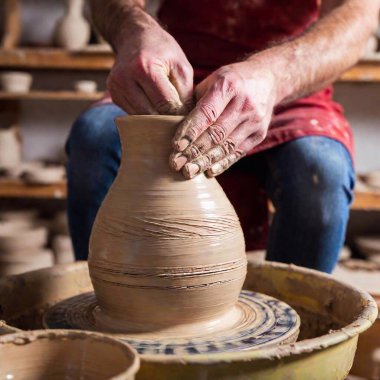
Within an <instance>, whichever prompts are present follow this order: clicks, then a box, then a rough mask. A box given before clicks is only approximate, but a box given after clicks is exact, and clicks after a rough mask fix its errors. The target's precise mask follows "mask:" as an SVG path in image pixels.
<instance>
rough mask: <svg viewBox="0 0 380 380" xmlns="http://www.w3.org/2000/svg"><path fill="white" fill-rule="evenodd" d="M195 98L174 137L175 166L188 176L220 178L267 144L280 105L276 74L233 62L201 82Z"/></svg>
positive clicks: (173, 165) (251, 65) (174, 167)
mask: <svg viewBox="0 0 380 380" xmlns="http://www.w3.org/2000/svg"><path fill="white" fill-rule="evenodd" d="M195 96H196V99H197V104H196V106H195V108H194V109H193V110H192V111H191V112H190V113H189V115H188V116H187V117H186V118H185V120H184V121H183V122H182V123H181V124H180V126H179V128H178V130H177V133H176V135H175V136H174V139H173V147H174V153H173V154H172V155H171V157H170V164H171V166H172V168H173V169H174V170H177V171H179V170H182V173H183V175H184V176H185V178H192V177H194V176H195V175H197V174H200V173H202V172H204V171H206V173H207V175H208V176H216V175H218V174H220V173H222V172H223V171H225V170H226V169H227V168H229V167H230V166H231V165H232V164H233V163H235V162H236V161H238V160H239V159H240V158H241V157H243V156H244V155H245V154H246V153H247V152H249V151H250V150H251V149H252V148H254V147H255V146H256V145H258V144H260V143H261V142H262V141H263V140H264V138H265V136H266V134H267V130H268V126H269V123H270V120H271V117H272V112H273V108H274V105H275V101H276V89H275V79H274V75H273V74H272V73H271V72H270V71H269V70H267V69H266V68H265V67H264V68H262V67H260V65H257V64H254V63H253V62H250V61H244V62H240V63H235V64H231V65H228V66H224V67H222V68H220V69H218V70H217V71H215V72H214V73H212V74H211V75H210V76H209V77H207V78H206V79H205V80H204V81H203V82H201V83H200V84H199V85H198V86H197V87H196V89H195Z"/></svg>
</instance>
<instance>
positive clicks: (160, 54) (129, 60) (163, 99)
mask: <svg viewBox="0 0 380 380" xmlns="http://www.w3.org/2000/svg"><path fill="white" fill-rule="evenodd" d="M141 12H142V11H141ZM141 12H140V14H139V15H138V16H136V17H138V20H137V21H136V23H137V24H136V27H135V28H131V25H130V23H129V25H128V26H129V28H128V33H123V36H122V37H119V38H118V39H117V41H116V43H114V48H115V50H116V61H115V64H114V66H113V68H112V70H111V73H110V75H109V77H108V81H107V86H108V89H109V91H110V93H111V96H112V99H113V101H114V102H115V103H116V104H117V105H118V106H120V107H121V108H123V109H124V110H125V111H126V112H127V113H129V114H186V113H187V112H188V108H190V105H189V104H190V103H191V99H192V95H193V69H192V67H191V65H190V63H189V62H188V60H187V58H186V56H185V54H184V53H183V51H182V49H181V48H180V46H179V45H178V44H177V42H176V41H175V39H174V38H173V37H172V36H170V35H169V34H168V33H167V32H166V31H164V30H163V29H162V28H161V27H160V26H159V25H158V23H157V22H156V21H155V20H153V19H152V18H151V17H150V16H149V15H147V14H143V13H141ZM134 22H135V19H134Z"/></svg>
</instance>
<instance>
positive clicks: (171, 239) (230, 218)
mask: <svg viewBox="0 0 380 380" xmlns="http://www.w3.org/2000/svg"><path fill="white" fill-rule="evenodd" d="M181 120H182V117H180V116H126V117H123V118H119V119H117V120H116V123H117V126H118V129H119V134H120V137H121V142H122V151H123V153H122V160H121V166H120V169H119V172H118V175H117V178H116V179H115V181H114V183H113V185H112V187H111V189H110V191H109V193H108V194H107V196H106V198H105V200H104V202H103V204H102V205H101V207H100V210H99V212H98V214H97V217H96V221H95V223H94V227H93V230H92V236H91V240H90V255H89V269H90V275H91V280H92V283H93V286H94V290H95V293H96V297H97V300H98V304H99V307H100V314H99V316H98V322H99V323H101V324H105V325H107V327H108V328H112V329H114V330H117V331H124V332H131V331H132V332H144V331H145V332H146V331H149V332H154V331H157V330H162V329H169V330H170V329H172V330H173V329H174V330H176V329H177V331H180V330H182V331H186V329H188V328H189V326H191V325H192V326H197V327H196V328H197V329H199V330H202V329H205V330H207V331H212V330H213V329H214V328H215V329H216V328H217V326H218V324H219V323H220V322H221V321H222V320H223V318H224V317H226V316H227V315H228V313H229V312H230V311H231V310H232V309H233V306H234V305H235V304H236V302H237V300H238V296H239V293H240V290H241V288H242V285H243V281H244V279H245V275H246V255H245V246H244V238H243V233H242V230H241V227H240V223H239V220H238V217H237V215H236V213H235V210H234V209H233V207H232V205H231V204H230V202H229V201H228V199H227V197H226V196H225V194H224V192H223V190H222V188H221V187H220V186H219V184H218V182H217V181H216V180H215V179H209V178H206V176H205V175H203V174H202V175H199V176H197V177H196V178H194V179H192V180H184V179H183V177H182V175H181V174H179V173H175V172H173V171H172V170H171V169H170V168H169V165H168V158H169V155H170V152H171V146H170V141H171V138H172V136H173V135H174V132H175V130H176V127H177V125H178V123H179V122H180V121H181ZM187 331H188V330H187Z"/></svg>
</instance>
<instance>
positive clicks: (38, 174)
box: [21, 166, 65, 185]
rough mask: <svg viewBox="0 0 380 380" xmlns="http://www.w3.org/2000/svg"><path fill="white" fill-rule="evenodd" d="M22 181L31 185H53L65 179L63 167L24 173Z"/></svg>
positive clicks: (35, 169) (51, 167) (31, 170)
mask: <svg viewBox="0 0 380 380" xmlns="http://www.w3.org/2000/svg"><path fill="white" fill-rule="evenodd" d="M21 178H22V180H23V181H24V182H25V183H27V184H29V185H52V184H55V183H57V182H60V181H62V180H63V179H64V178H65V168H64V167H63V166H49V167H42V168H33V169H29V170H26V171H24V173H23V174H22V176H21Z"/></svg>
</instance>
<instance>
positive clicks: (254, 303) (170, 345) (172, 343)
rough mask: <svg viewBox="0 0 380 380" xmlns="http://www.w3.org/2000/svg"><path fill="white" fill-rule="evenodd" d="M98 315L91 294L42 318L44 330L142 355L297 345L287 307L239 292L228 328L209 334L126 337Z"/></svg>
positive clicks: (225, 325)
mask: <svg viewBox="0 0 380 380" xmlns="http://www.w3.org/2000/svg"><path fill="white" fill-rule="evenodd" d="M98 312H99V308H98V305H97V301H96V298H95V295H94V293H93V292H90V293H83V294H80V295H78V296H75V297H71V298H68V299H67V300H64V301H61V302H59V303H57V304H55V305H54V306H53V307H52V308H51V309H50V310H48V311H47V313H46V314H45V316H44V325H45V327H47V328H53V329H54V328H55V329H62V328H63V329H80V330H90V331H100V332H104V333H107V334H109V335H112V336H114V337H115V338H119V339H122V340H126V341H128V342H129V343H130V344H131V345H132V346H133V347H134V348H135V349H136V350H137V351H138V352H139V354H141V355H188V354H205V353H222V352H233V351H242V350H252V349H256V348H262V347H263V346H273V345H278V344H284V343H291V342H294V341H296V339H297V336H298V332H299V327H300V318H299V316H298V314H297V313H296V311H295V310H294V309H292V308H291V307H290V306H289V305H287V304H286V303H284V302H282V301H279V300H276V299H275V298H272V297H269V296H266V295H263V294H260V293H255V292H251V291H242V292H241V294H240V297H239V302H238V304H237V305H236V307H235V309H234V310H232V311H231V314H229V316H228V317H227V318H228V320H227V321H226V323H223V324H221V327H220V328H219V330H218V331H215V330H213V332H211V333H207V332H204V331H202V333H201V334H197V333H196V331H195V330H194V331H193V332H192V334H191V336H184V335H182V336H178V335H177V336H176V335H175V331H176V330H175V328H174V329H173V331H170V330H163V331H155V332H149V333H131V334H129V333H127V334H124V333H123V334H121V333H117V332H112V331H107V329H105V328H102V327H99V326H98V324H97V318H96V314H97V313H98Z"/></svg>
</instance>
